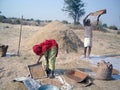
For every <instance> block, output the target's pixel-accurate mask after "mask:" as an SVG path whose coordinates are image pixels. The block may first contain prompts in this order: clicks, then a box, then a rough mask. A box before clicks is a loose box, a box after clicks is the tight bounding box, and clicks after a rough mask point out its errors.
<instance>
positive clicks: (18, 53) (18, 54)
mask: <svg viewBox="0 0 120 90" xmlns="http://www.w3.org/2000/svg"><path fill="white" fill-rule="evenodd" d="M22 20H23V16H22V17H21V20H20V35H19V44H18V51H17V56H20V43H21V35H22Z"/></svg>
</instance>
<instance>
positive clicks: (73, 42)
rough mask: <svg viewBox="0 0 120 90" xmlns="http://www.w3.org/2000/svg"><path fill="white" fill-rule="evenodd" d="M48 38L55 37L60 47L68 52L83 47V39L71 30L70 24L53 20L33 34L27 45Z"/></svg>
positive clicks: (30, 45) (29, 45)
mask: <svg viewBox="0 0 120 90" xmlns="http://www.w3.org/2000/svg"><path fill="white" fill-rule="evenodd" d="M46 39H55V40H56V41H57V42H58V45H59V49H60V50H63V49H64V51H65V52H67V53H69V52H71V51H75V52H76V51H77V50H78V49H79V48H80V47H83V43H82V41H81V40H80V39H79V38H78V36H77V35H76V34H75V33H74V32H73V31H72V30H70V28H69V26H67V25H66V24H63V23H61V22H59V21H53V22H51V23H49V24H48V25H46V26H44V27H42V28H40V29H39V30H38V32H36V33H34V34H33V36H31V38H30V40H29V41H28V43H27V45H28V46H27V47H31V48H32V46H33V45H35V44H38V43H40V42H42V41H44V40H46Z"/></svg>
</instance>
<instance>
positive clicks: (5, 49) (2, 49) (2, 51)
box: [0, 45, 8, 57]
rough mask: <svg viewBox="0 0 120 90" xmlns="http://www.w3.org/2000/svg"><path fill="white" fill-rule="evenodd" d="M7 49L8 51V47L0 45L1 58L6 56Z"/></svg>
mask: <svg viewBox="0 0 120 90" xmlns="http://www.w3.org/2000/svg"><path fill="white" fill-rule="evenodd" d="M7 49H8V45H1V46H0V56H1V57H4V56H6V53H7Z"/></svg>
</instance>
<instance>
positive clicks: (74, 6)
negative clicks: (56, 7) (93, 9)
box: [63, 0, 85, 24]
mask: <svg viewBox="0 0 120 90" xmlns="http://www.w3.org/2000/svg"><path fill="white" fill-rule="evenodd" d="M64 2H65V6H64V7H63V11H66V12H68V15H69V16H70V17H71V18H72V19H73V20H74V24H78V23H79V20H80V18H81V17H82V16H83V15H84V14H85V10H84V8H83V7H84V3H83V2H82V0H64Z"/></svg>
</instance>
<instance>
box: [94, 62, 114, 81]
mask: <svg viewBox="0 0 120 90" xmlns="http://www.w3.org/2000/svg"><path fill="white" fill-rule="evenodd" d="M97 66H98V69H97V72H96V76H95V79H99V80H110V79H112V70H113V66H112V64H111V63H109V62H105V61H104V60H102V61H100V63H98V64H97Z"/></svg>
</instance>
